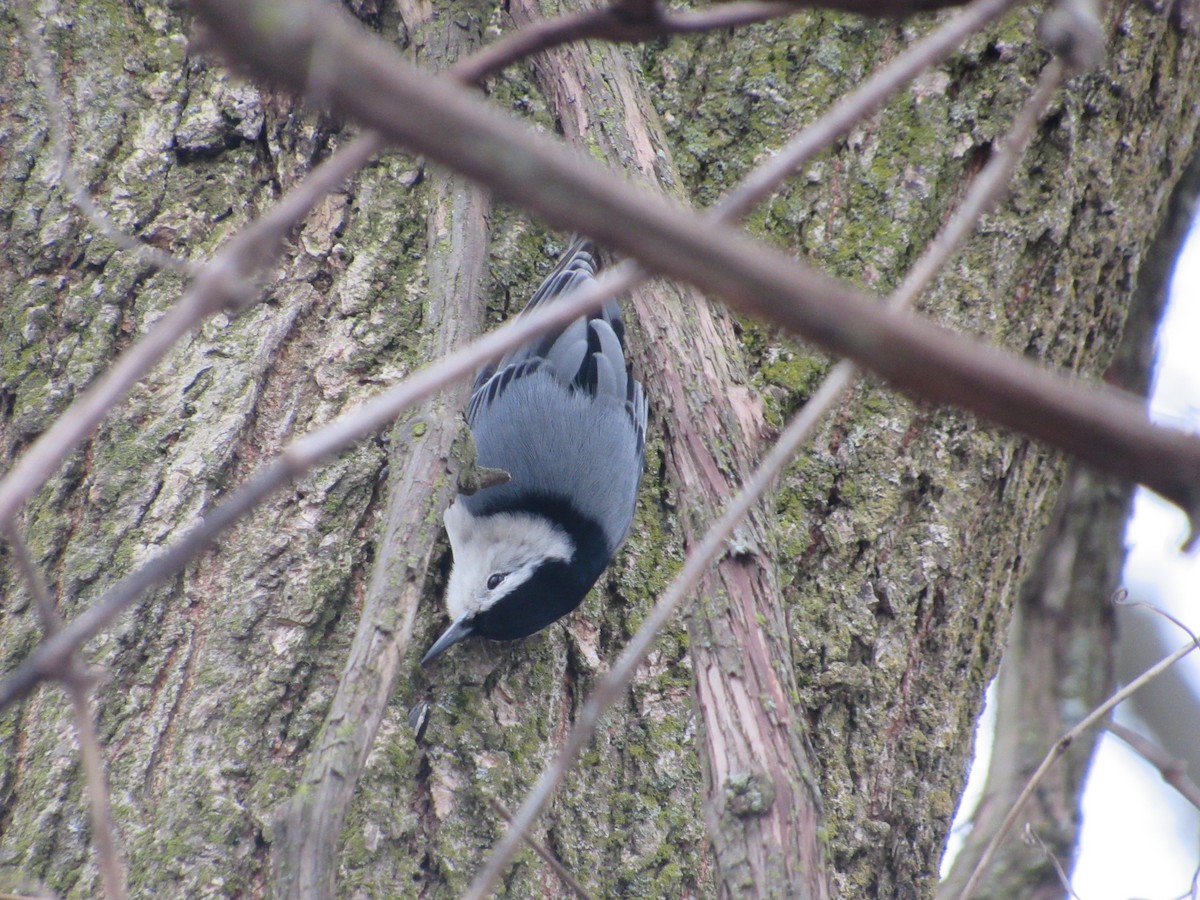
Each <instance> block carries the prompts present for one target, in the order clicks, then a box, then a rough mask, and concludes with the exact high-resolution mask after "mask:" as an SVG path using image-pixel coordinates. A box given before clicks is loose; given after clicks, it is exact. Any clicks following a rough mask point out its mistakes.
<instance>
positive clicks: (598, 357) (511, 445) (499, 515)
mask: <svg viewBox="0 0 1200 900" xmlns="http://www.w3.org/2000/svg"><path fill="white" fill-rule="evenodd" d="M598 268H599V257H598V254H597V253H596V250H595V248H594V247H593V245H592V244H591V242H590V241H588V240H586V239H577V240H576V241H574V242H573V243H572V244H571V246H570V247H569V248H568V249H567V251H566V253H564V254H563V255H562V257H561V258H560V259H559V261H558V265H556V266H555V267H554V271H553V272H551V273H550V275H549V276H548V277H547V278H546V280H545V281H543V282H542V284H541V287H539V288H538V289H537V291H536V292H535V293H534V295H533V297H532V298H531V299H530V301H529V304H528V305H527V306H526V307H525V312H528V311H529V310H532V309H536V308H537V307H538V306H540V305H541V304H543V303H548V302H551V301H553V300H554V299H555V298H557V297H562V296H565V295H567V294H569V293H571V292H572V291H574V290H575V289H576V288H577V287H579V286H580V285H583V284H586V283H587V282H589V281H591V280H592V279H593V276H594V275H595V273H596V271H597V269H598ZM522 315H524V313H522ZM467 424H468V425H470V427H471V434H472V436H473V437H474V439H475V445H476V448H477V451H478V459H477V462H478V465H479V466H486V467H491V468H496V469H502V470H503V471H505V472H507V473H508V474H509V475H510V476H511V477H510V479H509V480H508V481H507V482H505V483H504V484H500V485H496V486H492V487H485V488H483V489H481V490H479V491H476V492H475V493H474V494H471V495H469V496H468V495H466V494H459V495H458V497H457V498H456V499H455V501H454V503H452V504H451V505H450V508H449V509H448V510H446V515H445V522H446V533H447V534H448V535H449V537H450V548H451V550H452V552H453V554H454V566H453V569H452V570H451V572H450V583H449V585H448V587H447V588H446V606H447V608H448V610H449V612H450V618H451V625H450V627H449V628H447V629H446V631H445V632H444V633H443V634H442V636H441V637H440V638H438V640H437V642H436V643H435V644H434V645H433V646H432V647H430V648H429V652H428V653H426V654H425V658H424V659H422V660H421V664H422V665H425V664H426V663H428V662H429V661H430V660H432V659H434V658H435V657H437V656H439V655H441V654H442V653H443V652H445V651H446V649H447V648H449V647H451V646H452V645H454V644H456V643H458V642H459V641H461V640H463V639H464V638H468V637H472V636H479V637H485V638H491V639H492V640H501V641H508V640H515V639H516V638H522V637H527V636H528V635H531V634H533V633H534V632H535V631H540V630H541V629H542V628H545V627H546V626H547V625H549V624H550V623H552V622H555V621H557V620H558V619H560V618H562V617H563V616H565V615H566V614H567V613H569V612H571V611H572V610H573V609H575V608H576V607H577V606H579V604H580V603H582V602H583V598H584V597H585V596H586V595H587V592H588V591H589V590H591V587H592V585H593V584H595V583H596V579H597V578H599V577H600V573H601V572H603V571H604V569H605V568H606V567H607V566H608V564H609V562H610V561H611V560H612V558H613V555H614V554H615V553H616V552H617V548H618V547H619V546H620V545H621V542H622V541H623V540H625V535H626V533H627V532H628V531H629V525H630V523H631V522H632V521H633V511H634V506H635V504H636V502H637V490H638V485H639V483H640V482H641V477H642V468H643V466H644V463H645V444H646V396H645V394H644V393H643V391H642V385H641V384H640V383H639V382H637V381H635V380H634V378H633V376H632V375H631V374H630V372H629V368H628V365H627V363H626V361H625V325H624V323H623V322H622V321H621V315H620V310H619V308H618V307H617V304H616V301H613V300H610V301H609V302H608V303H607V304H605V306H604V307H603V309H601V310H599V311H597V312H594V313H592V314H591V315H589V316H585V317H581V318H579V319H576V320H574V321H573V322H571V323H570V324H569V325H567V326H566V327H565V328H562V329H560V330H558V331H551V332H549V333H547V334H544V335H541V336H540V337H537V338H534V339H533V340H532V341H530V342H529V343H527V344H523V345H522V346H520V347H517V348H516V349H514V350H512V351H510V352H509V353H508V354H507V355H506V356H504V357H503V358H502V359H501V360H500V362H499V363H497V364H496V365H493V366H485V367H484V368H483V369H481V370H480V371H479V374H478V375H477V376H476V378H475V386H474V389H473V391H472V394H471V403H470V406H469V407H468V410H467Z"/></svg>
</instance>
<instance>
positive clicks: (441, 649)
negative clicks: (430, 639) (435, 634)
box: [421, 618, 475, 666]
mask: <svg viewBox="0 0 1200 900" xmlns="http://www.w3.org/2000/svg"><path fill="white" fill-rule="evenodd" d="M474 633H475V629H474V628H472V627H471V623H470V622H468V621H466V619H465V618H464V619H459V620H458V621H457V622H455V623H454V624H453V625H451V626H450V627H449V628H447V629H446V630H445V632H443V634H442V636H441V637H440V638H438V639H437V641H436V642H435V643H434V645H433V646H432V647H430V648H429V652H428V653H426V654H425V656H424V657H423V658H422V659H421V665H423V666H427V665H429V664H430V663H431V662H432V661H433V660H435V659H437V658H438V657H439V656H441V655H442V654H443V653H445V652H446V651H447V650H449V649H450V648H451V647H453V646H454V645H455V644H457V643H458V642H459V641H461V640H464V639H466V638H469V637H470V636H471V635H473V634H474Z"/></svg>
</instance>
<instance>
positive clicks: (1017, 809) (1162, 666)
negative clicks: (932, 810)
mask: <svg viewBox="0 0 1200 900" xmlns="http://www.w3.org/2000/svg"><path fill="white" fill-rule="evenodd" d="M1197 647H1200V643H1197V642H1196V641H1188V642H1187V643H1186V644H1184V645H1183V646H1182V647H1180V648H1179V649H1178V650H1176V651H1175V652H1174V653H1172V654H1171V655H1170V656H1168V657H1166V658H1165V659H1163V660H1161V661H1160V662H1158V663H1157V664H1155V665H1153V666H1151V667H1150V668H1149V669H1147V670H1146V671H1145V672H1143V673H1142V674H1141V675H1139V676H1138V677H1137V678H1135V679H1134V680H1133V681H1131V682H1129V684H1127V685H1125V686H1124V687H1123V688H1121V689H1120V690H1119V691H1117V692H1116V693H1115V694H1113V695H1112V696H1111V697H1109V698H1108V699H1107V700H1105V701H1104V702H1103V703H1101V704H1100V705H1099V706H1097V707H1096V708H1095V709H1093V710H1092V711H1091V712H1090V713H1088V714H1087V715H1086V716H1085V717H1084V718H1083V720H1082V721H1080V723H1079V724H1078V725H1076V726H1075V727H1074V728H1072V729H1071V730H1070V731H1068V732H1067V733H1066V734H1064V735H1063V736H1062V737H1061V738H1059V739H1058V741H1057V742H1055V744H1054V746H1053V747H1051V748H1050V751H1049V752H1048V753H1047V754H1046V756H1045V758H1044V759H1043V760H1042V763H1041V765H1039V766H1038V767H1037V771H1035V772H1034V773H1033V775H1032V776H1031V777H1030V779H1029V781H1028V782H1027V783H1026V785H1025V787H1024V789H1023V790H1022V791H1021V793H1020V795H1019V796H1018V797H1017V799H1016V802H1014V803H1013V806H1012V809H1010V810H1009V811H1008V815H1007V816H1005V817H1004V821H1003V823H1001V825H1000V827H999V828H998V829H997V830H996V833H995V834H994V835H992V839H991V840H990V841H989V842H988V845H987V849H985V850H984V852H983V855H982V856H981V857H980V858H979V862H978V863H977V864H976V866H975V869H974V871H972V872H971V877H970V879H968V881H967V883H966V885H965V886H964V887H963V889H962V893H961V894H959V895H958V896H959V900H968V898H969V897H970V896H971V895H972V894H973V893H974V892H975V889H976V888H977V887H979V882H980V880H981V879H982V878H983V875H984V873H985V872H986V871H987V867H988V865H989V864H990V863H991V861H992V857H993V856H995V855H996V850H997V849H998V848H999V847H1000V844H1001V843H1002V842H1003V841H1004V839H1005V837H1007V836H1008V832H1009V830H1010V829H1011V828H1012V826H1013V825H1014V824H1015V823H1016V821H1017V817H1018V816H1019V815H1020V813H1021V807H1022V806H1024V805H1025V801H1026V800H1028V799H1029V797H1030V795H1032V794H1033V792H1034V791H1035V790H1036V789H1037V786H1038V784H1040V783H1041V781H1042V779H1043V778H1044V777H1045V775H1046V773H1047V772H1048V771H1050V768H1051V766H1053V765H1054V764H1055V763H1056V762H1058V759H1059V757H1061V756H1062V755H1063V754H1064V753H1066V752H1067V749H1068V748H1069V747H1070V746H1071V742H1072V741H1074V740H1075V738H1076V737H1078V736H1079V735H1081V734H1082V733H1083V732H1084V731H1086V730H1087V729H1089V728H1091V727H1092V726H1093V725H1095V724H1097V723H1099V722H1101V721H1102V720H1103V719H1104V717H1105V716H1107V715H1108V714H1109V712H1111V711H1112V709H1113V707H1115V706H1116V705H1117V704H1118V703H1120V702H1121V701H1122V700H1125V699H1127V698H1129V697H1130V696H1132V695H1133V694H1135V693H1137V691H1139V690H1140V689H1141V688H1142V687H1144V686H1145V685H1147V684H1149V683H1150V682H1151V681H1153V680H1154V679H1155V678H1157V677H1158V676H1159V675H1161V674H1162V673H1163V672H1165V671H1167V669H1169V668H1171V666H1173V665H1175V663H1177V662H1179V660H1181V659H1183V658H1184V657H1185V656H1187V655H1188V654H1189V653H1191V652H1192V651H1193V650H1195V649H1197Z"/></svg>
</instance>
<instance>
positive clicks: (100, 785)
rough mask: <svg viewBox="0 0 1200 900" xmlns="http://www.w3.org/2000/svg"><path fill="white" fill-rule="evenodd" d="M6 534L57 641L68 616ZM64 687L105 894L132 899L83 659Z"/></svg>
mask: <svg viewBox="0 0 1200 900" xmlns="http://www.w3.org/2000/svg"><path fill="white" fill-rule="evenodd" d="M5 536H6V537H7V539H8V543H9V546H11V547H12V549H13V554H14V555H15V556H16V558H17V568H18V569H19V570H20V572H21V577H22V578H23V579H24V580H25V583H26V585H27V586H28V587H29V590H30V592H31V593H32V594H33V598H34V602H35V603H36V605H37V610H38V616H39V618H40V619H41V622H42V630H43V632H44V633H45V635H46V637H52V636H53V635H55V634H56V633H57V632H58V631H60V630H61V629H62V617H61V616H60V615H59V614H58V610H57V609H56V608H55V606H54V600H53V598H52V597H51V596H50V590H49V588H48V587H47V586H46V582H45V580H44V579H43V578H42V573H41V571H40V570H39V569H38V567H37V563H36V562H35V561H34V559H33V554H32V553H30V552H29V546H28V544H26V543H25V538H24V537H23V536H22V534H21V532H20V531H19V530H18V528H17V527H16V525H15V524H10V525H9V526H8V528H7V529H5ZM55 677H57V678H58V680H59V681H60V682H62V685H63V688H64V689H65V690H66V692H67V695H68V696H69V697H70V698H71V708H72V711H73V713H74V717H75V739H76V741H77V742H78V744H79V755H80V758H81V760H82V763H83V771H84V777H85V779H86V781H87V792H88V805H89V808H90V810H91V814H92V840H93V841H94V842H95V844H96V858H97V861H98V862H99V866H100V876H101V879H102V880H103V882H104V895H105V897H107V898H108V900H121V898H123V897H125V896H126V883H127V881H126V877H125V867H124V865H123V864H122V862H121V855H120V852H119V851H118V849H117V842H116V838H115V836H114V834H113V832H114V830H115V827H116V826H115V825H114V824H113V818H112V800H111V796H110V794H109V790H108V778H107V777H106V775H105V773H104V754H103V751H102V750H101V749H100V738H99V737H98V736H97V734H96V723H95V721H94V720H93V718H92V710H91V706H90V704H89V702H88V695H89V693H90V689H91V678H90V676H89V675H88V673H87V672H86V671H85V670H84V668H83V664H82V663H81V662H80V660H79V659H78V658H77V657H76V656H74V655H72V656H69V657H68V658H67V659H66V661H65V662H64V664H63V666H62V667H61V669H60V671H59V672H57V673H56V675H55Z"/></svg>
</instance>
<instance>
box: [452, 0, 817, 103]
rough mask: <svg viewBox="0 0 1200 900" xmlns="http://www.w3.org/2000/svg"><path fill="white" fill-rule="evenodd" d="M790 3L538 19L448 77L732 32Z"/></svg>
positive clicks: (791, 10)
mask: <svg viewBox="0 0 1200 900" xmlns="http://www.w3.org/2000/svg"><path fill="white" fill-rule="evenodd" d="M797 12H798V9H797V7H796V5H795V4H793V3H785V2H762V3H760V2H755V0H746V2H741V3H719V4H715V5H713V6H710V7H707V8H706V9H702V10H697V11H694V12H674V11H670V10H660V11H659V12H658V14H657V15H656V16H654V17H652V18H648V19H643V20H634V19H629V18H626V17H625V16H623V15H622V13H621V11H620V10H619V9H617V8H615V7H611V6H605V7H601V8H599V9H589V10H585V11H584V12H578V13H570V14H568V15H565V16H557V17H555V18H553V19H544V20H542V21H540V22H535V23H532V24H530V25H526V26H524V27H522V28H519V29H517V30H516V31H513V32H510V33H509V34H506V35H505V36H504V37H502V38H500V40H498V41H496V42H495V43H492V44H489V45H488V46H486V47H484V48H482V49H481V50H479V51H478V52H477V53H473V54H471V55H470V56H469V57H467V58H466V59H463V60H462V61H461V62H459V63H456V64H455V65H453V66H451V67H450V69H449V70H448V71H449V73H450V74H451V75H452V76H454V77H455V78H458V79H459V80H460V81H464V82H467V83H474V82H477V81H479V80H480V79H482V78H485V77H487V76H488V75H491V74H493V73H494V72H498V71H499V70H501V69H503V68H504V67H506V66H509V65H512V64H513V63H515V62H519V61H520V60H522V59H525V58H527V57H529V56H532V55H533V54H535V53H539V52H541V51H543V50H547V49H549V48H551V47H555V46H558V45H560V44H569V43H574V42H576V41H583V40H604V41H614V42H616V41H622V42H624V41H628V42H634V41H645V40H650V39H652V38H657V37H662V36H664V35H669V34H694V33H698V32H703V31H714V30H717V29H721V28H737V27H739V26H742V25H752V24H755V23H757V22H766V21H769V20H770V19H778V18H781V17H783V16H789V15H795V14H796V13H797Z"/></svg>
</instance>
